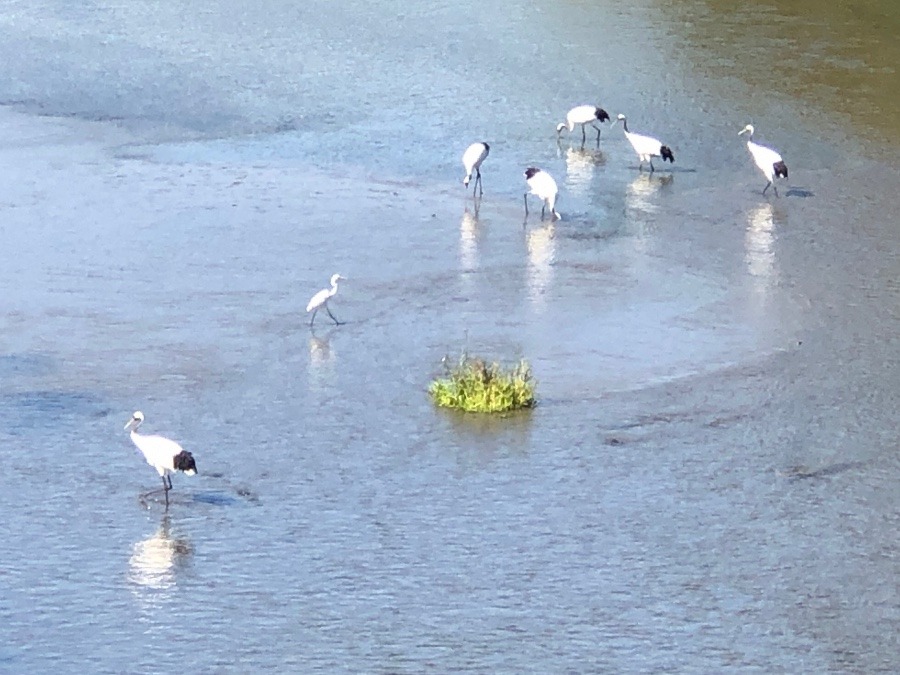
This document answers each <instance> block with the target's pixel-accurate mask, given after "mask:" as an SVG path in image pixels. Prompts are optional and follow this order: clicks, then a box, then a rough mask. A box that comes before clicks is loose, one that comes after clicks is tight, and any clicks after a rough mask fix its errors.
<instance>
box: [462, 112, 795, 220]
mask: <svg viewBox="0 0 900 675" xmlns="http://www.w3.org/2000/svg"><path fill="white" fill-rule="evenodd" d="M604 121H606V122H609V121H610V117H609V113H607V112H606V111H605V110H604V109H603V108H600V107H598V106H594V105H579V106H576V107H574V108H572V109H571V110H570V111H569V112H568V113H567V114H566V121H565V122H560V123H559V124H557V125H556V134H557V136H559V135H561V134H562V132H563V131H565V130H566V129H568V130H569V133H572V132H573V131H574V130H575V125H581V143H582V145H583V144H584V142H585V140H586V138H587V134H586V127H587V126H588V125H590V126H591V128H593V129H595V130H596V131H597V143H598V144H599V143H600V127H598V126H597V124H596V123H597V122H604ZM618 122H621V123H622V129H623V130H624V132H625V138H626V139H628V142H629V143H631V147H632V148H634V151H635V152H636V153H637V156H638V160H639V164H638V169H639V170H643V168H644V162H647V163H648V164H649V165H650V171H651V172H653V171H654V170H655V168H654V166H653V158H654V157H659V158H661V159H662V161H664V162H672V163H674V162H675V155H674V153H673V152H672V149H671V148H670V147H669V146H667V145H663V144H662V142H661V141H659V140H658V139H656V138H653V137H652V136H644V135H643V134H636V133H634V132H631V131H629V130H628V120H627V119H626V118H625V115H622V114H619V115H617V116H616V119H615V120H614V121H613V122H612V124H611V125H610V126H615V125H616V124H617V123H618ZM753 132H754V128H753V125H752V124H748V125H747V126H745V127H744V128H743V129H742V130H741V131H739V132H738V135H739V136H740V135H743V134H747V135H748V140H747V149H748V150H749V151H750V155H751V156H752V157H753V161H754V162H755V163H756V166H757V167H759V170H760V171H762V173H763V175H764V176H765V177H766V180H767V181H768V182H767V183H766V186H765V187H764V188H763V194H766V190H768V189H769V187H770V186H771V187H772V188H773V189H774V190H775V196H776V197H777V196H778V188H777V187H775V179H776V178H778V177H784V178H787V175H788V169H787V165H786V164H785V163H784V160H783V159H782V158H781V155H780V154H778V153H777V152H776V151H775V150H773V149H772V148H767V147H766V146H764V145H759V144H758V143H754V142H753ZM490 152H491V146H489V145H488V144H487V143H472V145H470V146H469V147H468V148H466V151H465V152H464V153H463V156H462V163H463V167H464V168H465V170H466V175H465V177H464V178H463V185H464V186H465V187H466V188H467V189H468V187H469V183H470V182H471V180H472V175H473V174H474V175H475V185H474V186H473V187H472V192H473V194H474V191H475V190H476V189H477V190H478V194H479V196H480V195H482V194H484V190H483V189H482V185H481V164H482V163H483V162H484V160H485V159H487V156H488V155H489V154H490ZM525 182H526V183H527V184H528V188H529V191H528V192H526V193H525V214H526V215H527V214H528V195H529V194H532V195H534V196H536V197H538V198H539V199H540V200H541V201H542V202H543V205H542V206H541V218H543V217H544V214H545V211H546V210H547V209H549V210H550V214H551V217H552V218H559V217H560V215H559V212H558V211H557V210H556V198H557V195H558V194H559V188H558V187H557V185H556V181H555V180H553V176H551V175H550V174H549V173H547V172H546V171H543V170H542V169H538V168H537V167H533V166H530V167H528V168H527V169H525Z"/></svg>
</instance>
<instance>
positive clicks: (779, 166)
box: [773, 162, 788, 178]
mask: <svg viewBox="0 0 900 675" xmlns="http://www.w3.org/2000/svg"><path fill="white" fill-rule="evenodd" d="M773 166H774V167H775V177H776V178H777V177H778V176H783V177H784V178H787V177H788V175H787V164H785V163H784V162H775V164H774V165H773Z"/></svg>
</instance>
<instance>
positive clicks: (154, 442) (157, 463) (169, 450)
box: [131, 429, 195, 476]
mask: <svg viewBox="0 0 900 675" xmlns="http://www.w3.org/2000/svg"><path fill="white" fill-rule="evenodd" d="M131 441H132V443H134V444H135V445H136V446H137V448H138V450H140V451H141V453H142V454H143V455H144V459H146V460H147V464H149V465H150V466H152V467H153V468H154V469H156V471H157V473H159V475H160V476H165V475H166V474H172V473H175V456H176V455H179V454H181V453H182V452H184V448H182V447H181V446H180V445H179V444H178V443H176V442H175V441H173V440H171V439H169V438H166V437H165V436H155V435H151V434H139V433H138V432H137V431H135V430H134V429H132V431H131ZM185 473H186V474H188V475H189V476H191V475H193V474H194V473H195V472H194V471H185Z"/></svg>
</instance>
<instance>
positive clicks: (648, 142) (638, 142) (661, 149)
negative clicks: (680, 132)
mask: <svg viewBox="0 0 900 675" xmlns="http://www.w3.org/2000/svg"><path fill="white" fill-rule="evenodd" d="M616 122H621V123H622V128H623V129H624V130H625V138H627V139H628V142H629V143H631V147H632V148H634V151H635V152H636V153H637V156H638V159H639V160H640V163H639V164H638V169H641V170H643V168H644V162H649V163H650V171H651V172H652V171H654V168H653V158H654V157H662V158H663V161H664V162H665V161H666V160H668V161H670V162H672V163H673V164H674V163H675V155H673V154H672V150H671V148H669V146H667V145H663V144H662V143H660V142H659V141H658V140H657V139H655V138H652V137H650V136H643V135H641V134H635V133H632V132H630V131H628V120H627V119H625V115H623V114H621V113H619V115H617V116H616V121H615V122H613V123H612V124H611V125H610V126H615V125H616Z"/></svg>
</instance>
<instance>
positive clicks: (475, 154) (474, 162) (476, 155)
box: [462, 143, 491, 197]
mask: <svg viewBox="0 0 900 675" xmlns="http://www.w3.org/2000/svg"><path fill="white" fill-rule="evenodd" d="M490 152H491V146H489V145H488V144H487V143H472V145H470V146H469V147H468V148H466V151H465V152H464V153H463V156H462V163H463V166H464V167H465V169H466V177H465V178H463V186H465V187H466V188H468V187H469V181H470V180H472V172H474V173H475V185H473V186H472V194H473V195H474V194H475V188H476V187H477V188H478V196H479V197H480V196H481V195H483V194H484V191H483V190H482V189H481V163H482V162H483V161H484V160H485V159H487V156H488V155H489V154H490Z"/></svg>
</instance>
